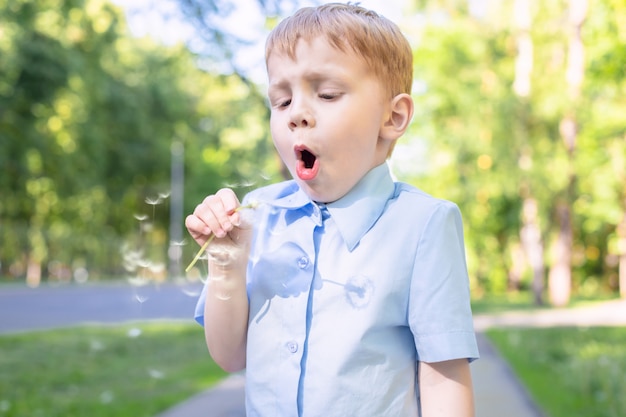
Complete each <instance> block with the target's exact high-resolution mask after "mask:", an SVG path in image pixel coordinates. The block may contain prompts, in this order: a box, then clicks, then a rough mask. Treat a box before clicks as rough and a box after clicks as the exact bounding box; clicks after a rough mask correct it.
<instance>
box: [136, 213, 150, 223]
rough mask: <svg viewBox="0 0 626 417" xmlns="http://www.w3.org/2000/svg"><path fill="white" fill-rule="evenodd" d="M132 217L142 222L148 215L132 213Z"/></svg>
mask: <svg viewBox="0 0 626 417" xmlns="http://www.w3.org/2000/svg"><path fill="white" fill-rule="evenodd" d="M133 217H134V218H135V219H137V220H139V221H140V222H144V221H146V220H148V215H147V214H135V215H133Z"/></svg>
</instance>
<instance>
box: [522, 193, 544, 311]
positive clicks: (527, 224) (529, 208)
mask: <svg viewBox="0 0 626 417" xmlns="http://www.w3.org/2000/svg"><path fill="white" fill-rule="evenodd" d="M522 221H523V225H522V229H521V230H520V241H521V242H522V247H523V248H524V252H525V253H526V257H527V259H528V264H529V265H530V268H531V270H532V273H533V281H532V291H533V299H534V302H535V305H543V288H544V284H543V283H544V261H543V239H542V237H541V228H540V227H539V215H538V210H537V201H536V200H535V199H534V198H530V197H527V198H525V199H524V207H523V209H522Z"/></svg>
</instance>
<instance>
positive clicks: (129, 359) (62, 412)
mask: <svg viewBox="0 0 626 417" xmlns="http://www.w3.org/2000/svg"><path fill="white" fill-rule="evenodd" d="M201 333H202V329H200V328H199V327H198V326H197V325H195V324H188V325H182V324H149V325H147V324H142V325H135V326H121V327H120V326H118V327H93V328H86V327H77V328H69V329H62V330H53V331H44V332H33V333H25V334H17V335H3V336H0V350H1V351H2V355H1V356H0V416H2V417H13V416H40V415H45V416H49V417H53V416H59V417H61V416H63V417H70V416H77V417H78V416H86V415H89V416H93V417H98V416H101V417H104V416H112V415H114V416H118V417H124V416H128V417H131V416H132V417H140V416H145V417H152V416H154V415H156V414H158V413H159V412H162V411H164V410H165V409H167V408H169V407H172V406H174V405H175V404H177V403H179V402H180V401H183V400H184V399H187V398H188V397H189V396H191V395H193V394H196V393H197V392H199V391H201V390H202V389H206V388H208V387H209V386H210V385H212V384H214V383H216V382H217V381H219V380H220V379H221V378H223V377H224V375H225V373H224V371H222V370H221V369H219V368H218V367H217V365H215V364H214V363H213V362H212V361H211V360H210V357H209V355H208V352H207V350H206V346H205V344H204V341H203V340H202V337H200V334H201Z"/></svg>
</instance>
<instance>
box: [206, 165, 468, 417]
mask: <svg viewBox="0 0 626 417" xmlns="http://www.w3.org/2000/svg"><path fill="white" fill-rule="evenodd" d="M246 200H248V201H249V200H256V201H258V202H259V203H260V205H259V207H258V208H257V209H256V210H255V212H254V216H255V220H254V222H255V225H256V231H255V238H254V242H253V245H252V251H251V257H250V262H249V265H248V297H249V301H250V316H249V327H248V345H247V359H246V362H247V369H246V410H247V417H257V416H263V417H277V416H280V417H290V416H303V417H333V416H337V417H348V416H358V417H368V416H371V417H382V416H394V417H397V416H403V417H408V416H417V415H418V401H419V400H418V397H419V394H418V391H419V390H418V387H417V381H416V375H417V366H418V362H419V361H425V362H439V361H444V360H450V359H458V358H468V359H469V360H473V359H475V358H478V348H477V346H476V339H475V335H474V330H473V324H472V317H471V309H470V297H469V281H468V275H467V267H466V263H465V251H464V243H463V226H462V222H461V215H460V212H459V209H458V208H457V206H456V205H454V204H453V203H450V202H448V201H444V200H440V199H436V198H433V197H431V196H429V195H427V194H426V193H424V192H422V191H420V190H418V189H416V188H414V187H412V186H409V185H407V184H404V183H400V182H396V183H394V181H393V180H392V178H391V175H390V173H389V169H388V167H387V165H386V164H382V165H380V166H378V167H376V168H374V169H372V170H371V171H370V172H369V173H368V174H367V175H366V176H365V177H364V178H363V179H362V180H361V181H360V182H359V183H358V184H357V185H356V186H355V187H354V188H353V189H352V190H351V191H350V192H349V193H348V194H347V195H346V196H344V197H343V198H341V199H340V200H338V201H336V202H333V203H330V204H327V205H318V204H316V203H314V202H312V201H311V200H310V199H309V198H308V197H307V195H306V194H305V193H304V192H303V191H302V190H301V189H300V188H299V187H298V185H297V184H296V183H295V182H294V181H287V182H283V183H280V184H275V185H271V186H269V187H264V188H261V189H259V190H256V191H254V192H253V193H251V194H250V195H249V196H248V197H247V198H246ZM204 298H205V294H204V292H203V294H202V295H201V297H200V299H199V301H198V305H197V307H196V320H197V321H198V322H199V323H201V324H203V319H204V318H203V311H204Z"/></svg>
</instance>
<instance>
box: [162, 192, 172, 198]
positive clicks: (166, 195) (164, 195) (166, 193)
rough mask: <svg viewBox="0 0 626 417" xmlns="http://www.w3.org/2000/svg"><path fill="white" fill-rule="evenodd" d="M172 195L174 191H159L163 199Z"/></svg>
mask: <svg viewBox="0 0 626 417" xmlns="http://www.w3.org/2000/svg"><path fill="white" fill-rule="evenodd" d="M170 195H172V192H171V191H166V192H164V193H159V198H161V199H162V200H167V199H168V198H170Z"/></svg>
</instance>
